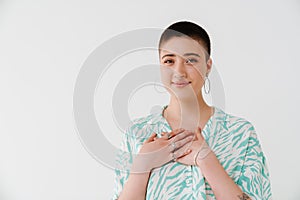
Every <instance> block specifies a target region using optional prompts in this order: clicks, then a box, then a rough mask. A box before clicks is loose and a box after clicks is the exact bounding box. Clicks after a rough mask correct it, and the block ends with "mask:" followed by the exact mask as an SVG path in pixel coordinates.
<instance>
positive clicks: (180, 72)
mask: <svg viewBox="0 0 300 200" xmlns="http://www.w3.org/2000/svg"><path fill="white" fill-rule="evenodd" d="M174 73H175V77H176V78H182V77H186V69H185V65H184V64H183V63H182V62H177V63H176V64H175V67H174Z"/></svg>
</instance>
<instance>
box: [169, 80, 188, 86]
mask: <svg viewBox="0 0 300 200" xmlns="http://www.w3.org/2000/svg"><path fill="white" fill-rule="evenodd" d="M190 83H191V82H186V81H184V82H172V84H173V85H175V86H176V87H185V86H187V85H188V84H190Z"/></svg>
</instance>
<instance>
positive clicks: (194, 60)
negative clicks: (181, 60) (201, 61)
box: [186, 58, 198, 63]
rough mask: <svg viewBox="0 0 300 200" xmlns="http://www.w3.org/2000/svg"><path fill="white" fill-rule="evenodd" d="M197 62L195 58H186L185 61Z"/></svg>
mask: <svg viewBox="0 0 300 200" xmlns="http://www.w3.org/2000/svg"><path fill="white" fill-rule="evenodd" d="M197 62H198V60H197V59H195V58H188V59H187V60H186V63H197Z"/></svg>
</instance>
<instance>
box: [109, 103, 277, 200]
mask: <svg viewBox="0 0 300 200" xmlns="http://www.w3.org/2000/svg"><path fill="white" fill-rule="evenodd" d="M166 107H167V106H164V108H166ZM170 131H172V129H171V127H170V125H169V124H168V122H167V120H166V119H165V118H164V117H163V115H162V111H159V112H157V113H154V114H149V115H148V116H146V117H141V118H137V119H135V120H134V121H133V122H132V124H131V125H130V126H128V128H127V129H126V131H125V134H123V141H122V144H121V146H120V151H119V153H118V155H117V159H116V161H117V168H116V169H115V188H114V194H113V197H112V199H117V198H118V196H119V195H120V192H121V191H122V189H123V187H124V184H125V182H126V180H127V179H128V176H129V172H130V171H129V170H128V169H129V167H128V166H130V165H131V164H132V161H133V158H134V155H136V154H137V153H138V152H139V150H140V148H141V146H142V144H143V142H144V141H145V140H146V139H147V138H148V137H149V136H150V135H151V134H152V133H153V132H155V133H157V134H158V137H160V136H161V132H170ZM202 135H203V137H204V139H205V140H206V142H207V144H208V145H209V147H210V148H211V149H212V151H213V152H214V153H215V155H216V157H217V158H218V160H219V161H220V163H221V165H222V166H223V168H224V169H225V171H226V172H227V173H228V175H229V176H230V177H231V178H232V180H233V181H234V182H235V183H236V184H237V185H238V186H239V187H240V188H241V189H242V190H243V192H245V193H247V194H248V195H249V196H250V197H251V198H252V199H253V200H268V199H272V193H271V185H270V180H269V172H268V167H267V163H266V158H265V155H264V153H263V151H262V148H261V145H260V142H259V140H258V137H257V134H256V131H255V129H254V127H253V125H252V124H251V123H250V122H249V121H247V120H246V119H243V118H241V117H237V116H233V115H230V114H227V113H225V112H224V111H223V110H222V109H220V108H218V107H214V114H213V115H212V116H211V117H210V118H209V120H208V121H207V123H206V124H205V126H204V127H203V129H202ZM146 199H147V200H150V199H151V200H152V199H168V200H170V199H188V200H192V199H207V200H209V199H216V197H215V195H214V193H213V191H212V189H211V187H210V185H209V183H208V182H207V180H206V179H205V177H203V175H202V173H201V170H200V168H199V167H197V166H186V165H184V164H181V163H178V162H173V161H171V162H169V163H166V164H164V165H163V166H161V167H159V168H156V169H154V170H153V171H152V172H151V174H150V177H149V181H148V185H147V191H146Z"/></svg>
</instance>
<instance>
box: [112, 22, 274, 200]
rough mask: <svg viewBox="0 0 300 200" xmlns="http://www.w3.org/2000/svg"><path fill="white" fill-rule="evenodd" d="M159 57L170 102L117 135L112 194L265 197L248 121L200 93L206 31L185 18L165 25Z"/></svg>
mask: <svg viewBox="0 0 300 200" xmlns="http://www.w3.org/2000/svg"><path fill="white" fill-rule="evenodd" d="M159 58H160V63H161V79H162V83H163V84H164V86H165V88H166V89H167V90H168V92H169V93H170V101H169V104H168V105H166V106H164V108H163V109H162V111H161V112H159V113H155V114H151V115H148V116H146V117H143V118H139V119H136V120H134V122H133V124H132V125H131V126H129V128H128V129H127V131H126V134H124V140H123V145H122V151H120V154H119V156H118V159H117V161H118V163H119V165H120V168H119V169H116V170H115V172H116V179H115V183H116V188H115V195H114V197H113V198H114V199H130V200H131V199H222V200H227V199H228V200H233V199H258V200H264V199H271V198H272V197H271V195H272V194H271V187H270V181H269V173H268V168H267V165H266V159H265V156H264V154H263V152H262V149H261V145H260V143H259V140H258V138H257V135H256V132H255V129H254V127H253V125H252V124H251V123H250V122H249V121H247V120H246V119H243V118H240V117H236V116H233V115H230V114H227V113H225V112H224V111H223V110H221V109H220V108H218V107H214V106H212V107H211V106H208V105H207V104H206V102H205V101H204V99H203V97H202V90H201V88H202V87H203V86H204V89H205V92H209V91H208V90H209V88H208V86H209V84H207V83H209V78H208V75H209V73H210V71H211V68H212V60H211V58H210V40H209V36H208V34H207V33H206V31H205V30H204V29H203V28H201V27H200V26H198V25H197V24H194V23H191V22H186V21H182V22H177V23H174V24H172V25H171V26H169V27H168V28H167V29H166V30H165V31H164V32H163V34H162V35H161V38H160V42H159ZM125 152H128V153H129V154H128V153H127V154H126V153H125ZM126 155H128V156H126ZM135 155H136V156H135ZM122 166H123V167H124V166H130V171H129V170H127V171H126V170H121V169H122ZM124 169H125V167H124Z"/></svg>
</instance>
